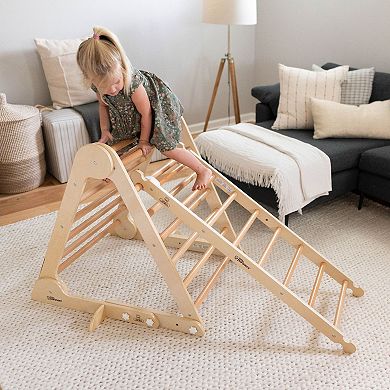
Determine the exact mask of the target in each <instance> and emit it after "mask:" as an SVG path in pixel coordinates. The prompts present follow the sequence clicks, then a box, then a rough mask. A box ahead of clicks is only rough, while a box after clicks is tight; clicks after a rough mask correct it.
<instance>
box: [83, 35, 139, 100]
mask: <svg viewBox="0 0 390 390" xmlns="http://www.w3.org/2000/svg"><path fill="white" fill-rule="evenodd" d="M77 63H78V65H79V67H80V68H81V71H82V72H83V75H84V78H85V81H86V82H87V83H88V84H89V86H91V85H92V84H93V81H95V82H96V80H97V81H98V85H95V87H96V88H97V89H98V90H99V86H101V85H102V84H104V82H105V80H107V78H109V77H115V76H118V70H117V69H118V65H119V69H120V72H121V73H122V75H123V83H124V91H125V93H126V94H128V93H129V89H130V83H131V77H132V74H133V67H132V65H131V63H130V61H129V59H128V58H127V56H126V53H125V51H124V50H123V47H122V45H121V44H120V42H119V39H118V38H117V36H116V35H115V34H114V33H112V32H111V31H109V30H108V29H106V28H104V27H94V28H93V36H92V37H91V38H88V39H86V40H85V41H83V42H82V43H81V44H80V46H79V49H78V51H77ZM99 93H100V91H99Z"/></svg>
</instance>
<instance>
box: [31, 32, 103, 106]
mask: <svg viewBox="0 0 390 390" xmlns="http://www.w3.org/2000/svg"><path fill="white" fill-rule="evenodd" d="M82 41H83V39H64V40H54V39H35V44H36V46H37V50H38V53H39V55H40V57H41V61H42V66H43V70H44V72H45V76H46V81H47V84H48V87H49V91H50V96H51V100H52V101H53V107H54V108H56V109H59V108H63V107H73V106H77V105H79V104H85V103H90V102H93V101H95V100H97V99H96V94H95V93H94V92H93V91H92V90H91V89H90V88H88V87H87V86H86V85H85V83H84V79H83V74H82V72H81V69H80V67H79V66H78V64H77V60H76V54H77V50H78V47H79V45H80V43H81V42H82Z"/></svg>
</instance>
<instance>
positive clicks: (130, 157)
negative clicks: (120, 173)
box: [121, 149, 145, 166]
mask: <svg viewBox="0 0 390 390" xmlns="http://www.w3.org/2000/svg"><path fill="white" fill-rule="evenodd" d="M140 158H143V159H144V160H145V157H143V154H142V150H141V149H137V150H136V151H135V152H132V153H125V154H124V155H123V156H122V158H121V160H122V163H123V165H125V166H126V165H127V164H130V163H133V162H135V161H136V160H138V159H140Z"/></svg>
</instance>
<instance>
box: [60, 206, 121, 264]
mask: <svg viewBox="0 0 390 390" xmlns="http://www.w3.org/2000/svg"><path fill="white" fill-rule="evenodd" d="M122 212H123V209H120V208H118V209H117V210H115V211H114V212H113V213H111V214H110V215H108V216H107V217H106V218H104V219H102V220H101V221H100V222H99V223H98V224H96V225H95V226H94V227H93V228H91V229H89V230H88V231H87V232H86V233H85V234H83V235H82V236H81V237H79V238H78V239H77V240H75V241H74V242H72V244H70V245H69V246H67V247H66V248H65V251H64V255H63V257H65V256H68V255H69V253H71V252H73V251H74V250H75V249H76V248H77V247H78V246H80V245H81V244H82V243H83V242H84V241H86V240H88V238H90V237H92V236H93V235H94V234H95V233H96V232H98V231H99V230H100V229H101V228H103V227H104V226H105V225H107V224H108V223H110V222H111V221H112V220H113V219H114V218H115V217H117V216H118V215H119V214H121V213H122Z"/></svg>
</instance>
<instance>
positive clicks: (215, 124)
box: [151, 112, 256, 162]
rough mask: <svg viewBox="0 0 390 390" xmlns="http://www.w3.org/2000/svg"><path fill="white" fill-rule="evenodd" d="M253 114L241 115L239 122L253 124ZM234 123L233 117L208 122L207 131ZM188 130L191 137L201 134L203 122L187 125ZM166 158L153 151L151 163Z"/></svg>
mask: <svg viewBox="0 0 390 390" xmlns="http://www.w3.org/2000/svg"><path fill="white" fill-rule="evenodd" d="M255 117H256V115H255V113H254V112H248V113H246V114H241V122H252V123H255ZM235 123H236V121H235V118H234V116H231V117H230V118H229V117H225V118H220V119H214V120H212V121H210V122H209V125H208V127H207V130H215V129H218V128H219V127H221V126H226V125H229V124H230V125H234V124H235ZM188 128H189V130H190V132H191V134H192V135H197V134H200V133H202V132H203V128H204V122H200V123H194V124H192V125H188ZM165 158H166V157H165V156H164V155H162V154H161V153H160V152H159V151H158V150H155V151H154V153H153V157H152V160H151V161H152V162H154V161H160V160H164V159H165Z"/></svg>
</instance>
